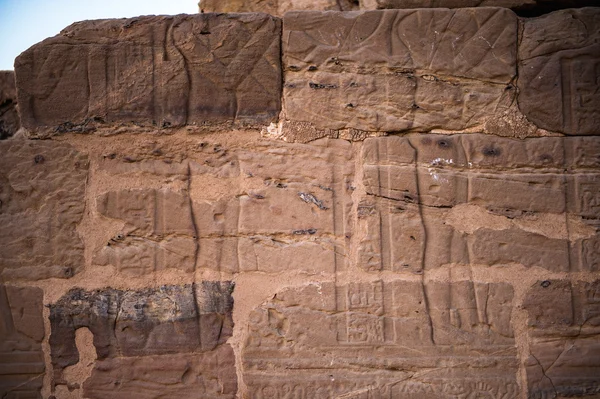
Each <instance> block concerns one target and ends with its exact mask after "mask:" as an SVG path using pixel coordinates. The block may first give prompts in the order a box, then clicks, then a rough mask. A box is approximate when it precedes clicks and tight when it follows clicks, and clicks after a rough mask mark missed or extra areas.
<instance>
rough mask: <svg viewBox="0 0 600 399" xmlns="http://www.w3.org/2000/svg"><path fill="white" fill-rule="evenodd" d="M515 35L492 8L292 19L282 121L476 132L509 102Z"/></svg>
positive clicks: (297, 15) (287, 22)
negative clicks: (475, 130) (474, 127)
mask: <svg viewBox="0 0 600 399" xmlns="http://www.w3.org/2000/svg"><path fill="white" fill-rule="evenodd" d="M516 34H517V18H516V16H515V15H514V14H513V13H512V12H511V11H509V10H506V9H499V8H498V9H497V8H479V9H460V10H442V9H435V10H411V11H405V10H381V11H365V12H361V13H340V12H290V13H288V14H286V16H285V18H284V33H283V63H284V70H285V83H284V94H283V95H284V99H285V100H284V111H285V118H287V120H289V121H291V123H292V124H293V123H308V124H309V125H310V126H313V127H315V128H316V129H317V130H319V129H321V130H324V129H358V130H362V131H405V130H416V131H423V130H431V129H434V128H443V129H448V130H461V129H466V128H469V127H473V126H478V125H481V124H482V123H483V122H484V121H485V120H486V119H487V118H488V117H489V116H490V115H493V114H494V113H495V112H496V111H497V110H500V109H505V108H507V107H508V106H509V104H510V102H511V101H512V99H513V97H514V93H515V92H514V87H513V86H512V85H511V84H510V82H511V81H512V79H513V78H514V77H515V75H516V40H517V37H516ZM285 126H286V125H285V124H284V129H285ZM284 135H285V130H284Z"/></svg>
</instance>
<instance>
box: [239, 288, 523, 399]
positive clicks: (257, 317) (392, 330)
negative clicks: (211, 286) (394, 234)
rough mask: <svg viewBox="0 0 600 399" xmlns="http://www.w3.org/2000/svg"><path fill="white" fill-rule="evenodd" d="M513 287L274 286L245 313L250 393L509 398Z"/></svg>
mask: <svg viewBox="0 0 600 399" xmlns="http://www.w3.org/2000/svg"><path fill="white" fill-rule="evenodd" d="M512 295H513V294H512V288H511V287H510V286H509V285H507V284H480V283H472V282H470V281H461V282H452V283H432V284H428V285H426V286H425V289H424V288H423V285H422V284H421V283H419V282H408V281H397V282H387V283H383V282H381V281H373V282H356V283H352V284H348V285H340V286H335V285H334V284H333V283H322V284H312V285H307V286H304V287H300V288H291V289H287V290H283V291H282V292H279V293H277V294H276V295H275V296H274V297H273V299H272V300H270V301H268V302H266V303H264V304H263V305H262V306H260V307H259V308H257V309H255V310H254V311H253V312H252V313H251V315H250V322H249V330H248V335H247V339H246V342H245V346H244V349H243V352H242V356H243V362H244V380H245V382H246V384H247V385H248V389H249V396H250V397H253V398H270V397H274V398H275V397H277V398H281V397H302V398H305V397H306V398H309V397H311V398H312V397H315V398H333V397H335V398H371V397H373V398H375V397H376V398H390V399H391V398H397V397H402V398H425V397H427V398H460V397H464V396H463V395H467V394H468V395H478V394H479V395H485V394H487V395H488V396H489V397H494V398H512V397H515V396H516V395H517V391H518V386H517V383H516V380H515V373H514V370H515V369H514V367H516V364H517V359H516V350H515V346H514V339H513V334H512V329H511V326H510V313H511V304H512ZM486 303H487V304H490V305H491V304H493V305H492V306H493V308H488V307H487V306H486V305H485V304H486ZM314 326H319V328H314ZM467 359H468V360H467ZM475 365H476V366H475ZM470 366H475V367H470Z"/></svg>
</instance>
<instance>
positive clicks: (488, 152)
mask: <svg viewBox="0 0 600 399" xmlns="http://www.w3.org/2000/svg"><path fill="white" fill-rule="evenodd" d="M481 153H482V154H483V155H485V156H486V157H497V156H499V155H500V154H502V150H501V149H500V148H498V147H492V146H488V147H483V150H481Z"/></svg>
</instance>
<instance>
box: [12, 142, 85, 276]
mask: <svg viewBox="0 0 600 399" xmlns="http://www.w3.org/2000/svg"><path fill="white" fill-rule="evenodd" d="M0 151H1V152H2V157H1V159H0V224H1V225H2V229H1V230H0V243H1V245H0V259H1V260H0V273H2V276H3V278H4V281H7V280H11V279H26V280H38V279H45V278H69V277H72V276H73V275H75V274H76V273H78V272H79V271H80V270H81V268H82V267H83V263H84V259H83V242H82V240H81V237H80V236H79V233H78V232H77V230H76V229H77V226H78V224H79V223H80V221H81V219H82V217H83V211H84V206H85V200H84V194H85V187H86V179H87V170H88V159H87V156H85V155H83V154H81V153H79V152H78V151H77V150H75V148H73V147H72V146H70V145H69V144H66V143H59V142H45V141H21V140H18V141H17V140H10V141H5V142H2V143H0Z"/></svg>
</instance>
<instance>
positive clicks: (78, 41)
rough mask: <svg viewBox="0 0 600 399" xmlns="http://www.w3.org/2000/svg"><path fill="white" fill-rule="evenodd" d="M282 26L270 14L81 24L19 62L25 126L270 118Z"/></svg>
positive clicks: (76, 127) (53, 128)
mask: <svg viewBox="0 0 600 399" xmlns="http://www.w3.org/2000/svg"><path fill="white" fill-rule="evenodd" d="M280 30H281V23H280V21H279V20H278V19H276V18H273V17H271V16H268V15H265V14H243V15H223V14H196V15H178V16H172V17H165V16H161V17H139V18H133V19H115V20H98V21H85V22H79V23H75V24H73V25H71V26H69V27H67V28H66V29H64V30H63V31H62V32H61V33H60V34H59V35H57V36H55V37H52V38H49V39H46V40H45V41H43V42H41V43H39V44H37V45H35V46H33V47H31V48H30V49H28V50H26V51H25V52H24V53H23V54H21V55H20V56H19V57H18V58H17V60H16V61H15V71H16V75H17V92H18V98H19V102H20V103H21V104H22V105H21V114H22V120H23V125H24V126H25V127H26V128H28V129H30V130H32V131H39V132H38V133H39V134H52V133H61V132H68V131H75V132H82V131H90V130H93V129H94V126H96V125H99V124H102V123H104V122H106V123H124V124H130V123H133V124H138V125H139V124H141V125H148V126H158V127H169V126H181V125H186V124H194V125H215V124H232V123H233V124H239V125H244V126H254V127H256V126H261V125H264V124H268V123H269V122H271V121H272V120H274V119H275V118H276V117H277V114H278V113H279V108H280V86H281V83H280V82H281V79H280V75H281V72H280V65H279V53H280V44H279V43H280ZM41 60H43V62H42V61H41Z"/></svg>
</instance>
